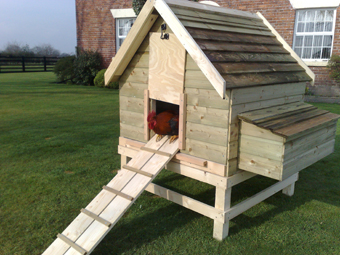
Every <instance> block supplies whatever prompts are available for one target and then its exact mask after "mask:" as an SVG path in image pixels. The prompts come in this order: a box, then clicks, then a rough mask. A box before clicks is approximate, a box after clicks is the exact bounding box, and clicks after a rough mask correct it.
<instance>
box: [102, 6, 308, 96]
mask: <svg viewBox="0 0 340 255" xmlns="http://www.w3.org/2000/svg"><path fill="white" fill-rule="evenodd" d="M159 15H160V16H161V17H162V18H163V19H164V21H165V22H166V23H167V25H168V26H169V27H170V29H171V30H172V31H173V33H174V34H175V35H176V37H177V38H178V39H179V41H180V42H181V43H182V45H183V46H184V48H185V49H186V51H187V52H188V53H189V54H190V56H191V57H192V59H193V60H194V61H195V62H196V64H197V65H198V67H199V68H200V69H201V71H202V72H203V73H204V75H205V76H206V77H207V79H208V80H209V81H210V83H211V84H212V86H213V87H214V88H215V89H216V91H217V92H218V93H219V95H220V96H221V97H222V98H224V97H225V91H226V89H231V88H241V87H249V86H258V85H270V84H277V83H294V82H303V81H310V80H312V78H313V77H311V76H312V75H311V74H312V73H311V71H310V70H309V69H308V67H306V66H302V65H303V64H302V62H301V61H300V62H298V61H297V58H298V57H297V56H294V57H293V56H292V55H291V54H290V52H289V51H287V50H286V49H287V45H285V47H284V46H283V44H282V42H280V41H279V40H278V39H277V35H275V34H274V33H273V29H272V28H271V27H268V23H267V22H266V23H267V24H265V23H264V21H263V19H262V18H261V15H260V16H259V15H256V14H253V13H250V12H244V11H239V10H231V9H227V8H222V7H217V6H212V5H206V4H200V3H196V2H191V1H183V0H148V1H147V2H146V3H145V5H144V7H143V9H142V11H141V12H140V14H139V15H138V17H137V19H136V22H135V24H134V25H133V26H132V28H131V30H130V32H129V34H128V35H127V37H126V39H125V40H124V42H123V44H122V46H121V48H120V50H119V51H118V52H117V54H116V56H115V58H114V59H113V61H112V63H111V64H110V66H109V68H108V69H107V71H106V73H105V81H106V84H108V83H109V82H110V81H115V80H118V79H119V77H120V76H121V75H122V74H123V72H124V70H125V69H126V67H127V65H128V64H129V62H130V60H131V59H132V57H133V56H134V54H135V52H136V51H137V49H138V47H139V46H140V44H141V43H142V42H143V40H144V38H145V36H146V35H147V34H148V32H149V30H150V28H151V27H152V25H153V24H154V22H155V21H156V19H157V18H158V16H159ZM288 47H289V46H288ZM298 60H299V59H298ZM306 70H307V72H308V73H306Z"/></svg>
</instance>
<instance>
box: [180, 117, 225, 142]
mask: <svg viewBox="0 0 340 255" xmlns="http://www.w3.org/2000/svg"><path fill="white" fill-rule="evenodd" d="M186 137H187V138H190V139H194V140H197V141H201V142H206V143H211V144H216V145H220V146H225V147H226V146H227V143H228V129H226V128H219V127H213V126H206V125H202V124H196V123H192V122H187V130H186Z"/></svg>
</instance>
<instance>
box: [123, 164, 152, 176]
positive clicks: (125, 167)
mask: <svg viewBox="0 0 340 255" xmlns="http://www.w3.org/2000/svg"><path fill="white" fill-rule="evenodd" d="M123 168H124V169H127V170H130V171H132V172H135V173H137V174H142V175H145V176H147V177H150V178H153V175H152V174H150V173H148V172H145V171H142V170H140V169H137V168H135V167H131V166H128V165H125V166H123Z"/></svg>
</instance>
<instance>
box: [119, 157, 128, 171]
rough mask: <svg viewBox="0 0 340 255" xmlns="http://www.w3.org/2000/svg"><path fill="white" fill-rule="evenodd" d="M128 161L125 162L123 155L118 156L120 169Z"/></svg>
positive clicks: (125, 158)
mask: <svg viewBox="0 0 340 255" xmlns="http://www.w3.org/2000/svg"><path fill="white" fill-rule="evenodd" d="M127 163H128V160H127V156H125V155H123V154H122V155H120V168H123V166H125V165H127Z"/></svg>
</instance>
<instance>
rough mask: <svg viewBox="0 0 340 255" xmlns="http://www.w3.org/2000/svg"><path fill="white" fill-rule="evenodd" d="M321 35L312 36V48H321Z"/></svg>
mask: <svg viewBox="0 0 340 255" xmlns="http://www.w3.org/2000/svg"><path fill="white" fill-rule="evenodd" d="M322 37H323V36H322V35H315V36H314V43H313V46H314V47H315V46H322Z"/></svg>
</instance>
